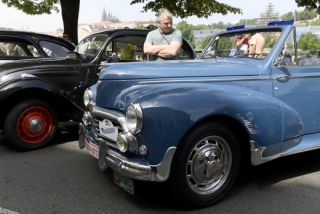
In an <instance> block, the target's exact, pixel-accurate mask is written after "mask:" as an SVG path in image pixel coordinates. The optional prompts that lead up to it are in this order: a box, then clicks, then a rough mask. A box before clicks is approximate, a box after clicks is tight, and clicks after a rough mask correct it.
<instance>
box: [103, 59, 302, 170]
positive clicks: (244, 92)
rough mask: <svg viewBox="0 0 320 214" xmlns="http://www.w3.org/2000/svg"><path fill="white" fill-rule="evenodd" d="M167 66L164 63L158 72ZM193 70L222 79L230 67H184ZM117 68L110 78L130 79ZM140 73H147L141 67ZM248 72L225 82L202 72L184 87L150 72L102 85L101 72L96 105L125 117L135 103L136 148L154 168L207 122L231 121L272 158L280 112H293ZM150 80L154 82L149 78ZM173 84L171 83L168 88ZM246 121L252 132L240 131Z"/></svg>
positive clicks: (278, 139) (268, 82)
mask: <svg viewBox="0 0 320 214" xmlns="http://www.w3.org/2000/svg"><path fill="white" fill-rule="evenodd" d="M169 64H170V63H165V64H164V66H166V65H169ZM197 64H199V66H198V67H199V71H200V72H199V73H201V71H203V70H205V69H209V68H211V72H212V74H216V72H215V71H216V70H221V69H222V70H223V71H225V72H226V73H230V74H232V73H234V71H233V68H232V67H230V66H225V68H222V66H218V67H215V66H208V67H207V66H204V68H203V67H201V66H200V65H201V64H203V63H202V62H201V61H197V62H196V61H195V62H192V63H190V65H191V66H189V67H192V66H194V67H197V66H196V65H197ZM208 64H210V63H208ZM241 64H245V63H244V62H241ZM117 67H119V66H115V70H113V69H111V71H110V73H111V75H116V72H120V73H121V75H126V71H127V72H128V73H131V72H132V73H133V70H132V67H131V69H130V70H129V68H126V69H123V70H121V71H120V70H119V69H118V68H117ZM121 67H122V66H121ZM144 67H145V69H146V70H148V68H147V65H144ZM194 67H192V68H194ZM250 67H251V70H245V71H244V72H247V74H249V73H251V74H253V75H251V76H250V75H247V76H245V77H243V76H242V77H239V76H233V77H230V79H229V80H226V79H225V76H224V77H223V78H220V77H219V76H218V75H216V76H213V77H210V76H207V77H205V76H204V73H205V72H203V73H202V75H199V76H200V77H192V78H191V77H190V78H184V79H183V81H185V82H183V81H182V82H179V81H181V78H177V75H176V74H175V73H174V72H171V73H169V72H165V71H164V73H165V74H166V75H162V76H167V77H169V78H167V79H165V78H161V79H160V78H158V77H157V75H160V74H158V73H157V72H156V73H151V74H150V73H147V74H146V76H147V77H148V78H141V77H140V78H139V80H135V79H133V80H130V79H129V78H128V79H129V80H127V81H118V80H112V81H111V80H108V79H106V80H104V78H105V77H106V76H108V77H110V76H109V74H110V73H109V69H107V70H106V71H104V72H107V73H104V72H103V73H102V75H101V78H100V81H101V84H100V88H99V91H98V97H97V100H98V102H97V105H98V106H100V107H103V108H111V109H119V110H121V111H123V112H125V109H126V107H127V106H128V105H129V104H130V103H131V102H132V101H138V102H139V103H140V105H141V107H142V110H143V115H144V128H143V131H142V133H141V137H140V144H143V145H146V146H147V147H148V155H147V156H146V157H145V158H146V160H147V161H148V162H150V163H151V164H157V163H159V162H160V161H161V160H162V157H163V155H164V153H165V151H166V149H167V148H168V147H170V146H178V143H179V142H180V140H181V139H182V137H183V136H184V135H185V134H186V133H187V132H188V131H189V130H190V128H191V127H193V126H194V125H195V124H196V123H198V122H200V121H201V120H204V119H205V118H207V117H213V116H223V117H226V118H232V119H233V120H234V121H237V122H238V123H240V124H241V125H242V126H243V127H244V128H245V129H246V130H247V134H248V135H250V139H252V140H255V141H256V142H257V143H258V144H259V145H260V146H263V147H264V146H265V147H267V149H266V150H265V152H264V156H272V155H275V154H277V153H280V152H281V141H282V136H283V130H282V127H283V122H282V121H283V118H282V111H283V109H285V111H286V114H288V115H291V117H294V118H298V116H297V114H296V112H295V111H294V110H293V109H290V107H287V106H286V105H285V104H283V103H281V102H280V101H279V100H277V99H274V98H273V91H272V80H271V79H268V78H265V77H263V78H261V79H260V80H257V74H258V73H259V70H258V68H254V67H253V66H252V65H250ZM111 68H112V67H111ZM139 69H140V68H139ZM149 69H151V68H149ZM202 69H203V70H202ZM238 70H239V69H238ZM137 73H138V72H137ZM176 73H183V75H184V76H186V73H187V72H183V71H178V70H177V72H176ZM240 73H241V71H240ZM139 74H140V75H142V74H141V73H139ZM152 75H154V76H156V77H155V78H152ZM170 75H171V76H170ZM102 78H103V79H102ZM174 80H176V81H177V82H174V83H170V81H174ZM104 81H105V82H104ZM148 81H149V82H148ZM156 81H159V82H156ZM161 81H162V82H161ZM165 81H168V83H166V82H165ZM187 81H189V82H187ZM205 81H208V82H205ZM209 81H211V82H209ZM139 82H140V84H139ZM104 83H107V84H104ZM191 98H192V100H191ZM248 99H249V100H250V101H249V102H248ZM261 113H262V114H261ZM248 115H249V116H250V117H253V118H254V119H252V121H249V122H252V124H251V125H252V127H249V126H248V127H247V126H246V121H247V120H248V119H249V118H246V117H249V116H248ZM275 118H276V119H275ZM177 121H179V122H177ZM299 122H301V121H299V120H297V124H299ZM177 124H178V125H177ZM268 129H272V130H268Z"/></svg>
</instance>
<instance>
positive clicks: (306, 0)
mask: <svg viewBox="0 0 320 214" xmlns="http://www.w3.org/2000/svg"><path fill="white" fill-rule="evenodd" d="M295 1H296V3H297V6H298V7H306V9H307V10H312V9H315V10H316V13H317V14H320V5H319V3H320V2H319V0H295Z"/></svg>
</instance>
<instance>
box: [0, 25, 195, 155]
mask: <svg viewBox="0 0 320 214" xmlns="http://www.w3.org/2000/svg"><path fill="white" fill-rule="evenodd" d="M148 32H149V30H137V29H121V30H112V31H105V32H100V33H96V34H92V35H90V36H88V37H86V38H84V39H83V40H82V41H81V42H80V43H79V44H78V46H77V47H76V48H75V50H74V52H71V53H69V55H68V57H61V58H46V59H43V58H39V59H37V60H19V61H15V62H11V63H5V64H2V65H0V106H1V107H0V109H1V111H0V129H1V130H4V134H5V136H6V138H7V139H8V141H10V142H11V143H12V144H13V145H14V146H16V147H17V148H20V149H26V150H30V149H37V148H40V147H43V146H45V145H46V144H48V143H49V142H50V140H51V139H52V138H53V136H54V135H55V132H56V128H57V122H59V121H69V120H74V121H79V122H80V121H81V118H82V115H83V112H84V110H85V105H84V103H83V94H84V91H85V89H86V88H87V87H89V86H91V85H93V84H95V83H96V81H97V79H98V75H97V74H99V72H100V68H99V67H100V65H101V62H105V64H108V63H109V62H113V63H117V62H132V63H131V64H134V63H137V62H139V61H143V60H147V56H145V55H144V54H143V43H144V41H145V38H146V35H147V34H148ZM40 43H41V41H40ZM129 43H130V44H131V46H133V47H134V48H133V56H132V58H131V59H128V58H126V59H122V58H121V49H122V48H124V47H125V46H126V45H127V44H129ZM39 52H42V50H39ZM42 55H44V53H42ZM195 57H196V54H195V52H194V50H193V48H192V47H191V45H190V44H189V43H188V42H187V41H186V40H185V39H183V45H182V47H181V51H180V58H181V59H194V58H195Z"/></svg>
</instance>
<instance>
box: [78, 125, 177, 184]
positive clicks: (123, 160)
mask: <svg viewBox="0 0 320 214" xmlns="http://www.w3.org/2000/svg"><path fill="white" fill-rule="evenodd" d="M79 126H80V130H79V145H80V144H82V143H83V142H84V138H85V137H86V138H87V139H88V140H89V141H90V142H91V143H94V141H93V139H92V138H91V137H90V136H89V132H88V130H87V129H85V127H84V126H83V124H80V125H79ZM98 143H99V144H100V146H99V147H101V151H100V148H99V159H98V163H99V168H100V169H101V170H104V169H106V168H107V167H110V168H112V169H113V170H115V171H117V172H119V173H121V174H123V175H125V176H127V177H129V178H132V179H136V180H143V181H157V182H164V181H166V180H167V179H168V178H169V174H170V168H171V162H172V159H173V155H174V153H175V151H176V147H170V148H168V150H167V151H166V153H165V155H164V157H163V159H162V161H161V163H160V164H158V165H149V164H147V163H141V162H137V161H135V160H133V159H130V158H127V157H125V156H124V155H122V154H120V153H117V152H115V151H113V150H111V149H109V147H108V145H107V144H106V142H105V141H104V140H102V139H99V140H98ZM94 144H96V143H94ZM102 144H103V145H102ZM80 148H84V146H83V145H81V146H80Z"/></svg>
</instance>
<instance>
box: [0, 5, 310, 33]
mask: <svg viewBox="0 0 320 214" xmlns="http://www.w3.org/2000/svg"><path fill="white" fill-rule="evenodd" d="M130 2H131V0H80V11H79V20H78V23H79V24H91V23H96V22H100V20H101V14H102V11H103V9H105V11H106V12H107V13H109V12H110V13H111V14H112V15H114V16H117V17H118V19H119V20H120V21H122V20H125V21H129V20H131V21H150V20H155V18H156V17H155V13H154V12H147V13H142V12H141V11H142V7H143V6H144V4H135V5H130ZM218 2H220V3H224V4H228V5H230V6H233V7H238V8H241V9H242V13H243V14H237V15H234V14H233V13H230V14H227V15H225V16H224V15H221V14H213V15H212V16H210V17H209V18H208V19H204V18H202V19H200V18H197V17H189V18H186V19H184V20H185V21H187V22H188V23H189V24H193V25H198V24H206V25H207V24H211V23H218V22H219V21H222V22H224V23H236V22H237V21H239V20H240V19H253V18H258V17H260V14H261V13H263V12H265V10H266V6H267V5H268V4H269V3H272V4H273V5H274V9H275V11H276V12H279V15H280V16H281V15H283V14H285V13H288V12H290V11H292V12H293V11H294V10H298V11H301V10H303V9H304V8H301V7H300V8H298V7H297V4H296V2H295V0H218ZM59 8H60V6H59ZM60 11H61V10H60ZM0 14H1V19H0V27H8V28H13V29H15V30H29V31H35V32H51V31H56V30H57V29H58V28H63V22H62V16H61V13H56V12H55V11H52V14H49V15H26V14H24V13H23V12H21V11H19V10H16V9H15V8H12V7H11V8H9V7H7V6H6V5H5V4H3V3H2V2H1V3H0ZM180 21H182V20H181V19H180V18H178V17H174V19H173V22H174V23H178V22H180Z"/></svg>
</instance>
